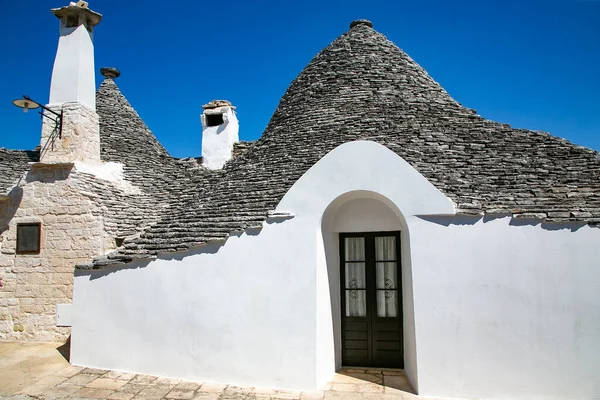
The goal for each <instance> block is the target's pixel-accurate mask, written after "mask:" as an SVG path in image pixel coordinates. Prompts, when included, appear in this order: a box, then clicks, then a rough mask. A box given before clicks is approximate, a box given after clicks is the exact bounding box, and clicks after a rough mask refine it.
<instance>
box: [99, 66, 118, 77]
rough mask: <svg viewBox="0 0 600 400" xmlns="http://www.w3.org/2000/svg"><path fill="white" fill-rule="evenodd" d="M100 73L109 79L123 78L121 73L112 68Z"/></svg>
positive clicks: (105, 68) (101, 70) (102, 70)
mask: <svg viewBox="0 0 600 400" xmlns="http://www.w3.org/2000/svg"><path fill="white" fill-rule="evenodd" d="M100 73H101V74H102V76H104V77H105V78H107V79H115V78H118V77H119V76H121V71H119V70H118V69H116V68H111V67H103V68H100Z"/></svg>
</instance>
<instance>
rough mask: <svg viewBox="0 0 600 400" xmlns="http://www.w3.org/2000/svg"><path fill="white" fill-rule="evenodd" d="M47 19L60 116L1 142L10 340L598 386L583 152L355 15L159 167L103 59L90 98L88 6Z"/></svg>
mask: <svg viewBox="0 0 600 400" xmlns="http://www.w3.org/2000/svg"><path fill="white" fill-rule="evenodd" d="M53 12H54V14H55V15H56V16H57V17H58V18H59V20H60V24H61V28H60V38H59V44H58V51H57V54H56V60H55V64H54V70H53V73H52V82H51V90H50V99H49V102H48V105H47V107H48V108H49V109H50V110H53V111H54V112H56V113H57V114H59V115H62V121H61V123H60V124H58V123H57V122H56V119H55V120H53V119H50V118H45V119H44V124H43V128H42V135H41V141H40V147H39V148H37V149H35V150H32V151H14V150H5V149H2V150H0V184H1V185H2V187H1V189H2V192H1V193H0V276H2V278H3V281H4V287H3V288H2V289H0V290H1V292H0V294H1V295H2V296H0V313H1V318H0V332H1V333H0V335H1V337H2V338H3V339H23V340H57V339H61V340H65V339H66V338H67V337H68V336H69V334H71V362H72V363H74V364H77V365H83V366H89V367H96V368H106V369H115V370H121V371H129V372H136V373H145V374H153V375H160V376H168V377H176V378H184V379H192V380H204V381H215V382H229V383H236V384H243V385H252V386H265V387H276V388H295V389H310V388H318V387H320V386H321V385H323V384H324V383H325V382H327V381H328V379H329V378H330V377H331V375H332V374H333V373H334V372H335V371H336V369H337V368H339V367H341V366H360V367H376V368H383V367H386V368H402V369H404V370H405V373H406V375H407V376H408V377H409V379H410V381H411V383H412V385H413V386H414V388H415V390H416V391H417V392H418V393H419V394H424V395H431V396H440V397H471V398H498V399H500V398H502V399H507V398H511V399H514V398H521V399H528V398H529V399H534V398H535V399H538V398H545V399H567V398H571V399H574V398H578V399H594V398H598V397H600V245H599V243H600V230H599V229H598V228H597V227H595V224H597V223H598V222H600V157H599V155H598V153H597V152H595V151H593V150H591V149H587V148H583V147H580V146H576V145H574V144H572V143H569V142H568V141H566V140H563V139H560V138H557V137H554V136H551V135H549V134H547V133H542V132H537V131H529V130H523V129H514V128H511V127H510V126H508V125H505V124H501V123H497V122H493V121H488V120H486V119H484V118H482V117H481V116H479V115H477V114H476V113H475V111H473V110H471V109H467V108H465V107H463V106H461V105H460V104H458V103H457V102H456V101H454V100H453V99H452V98H451V97H450V95H449V94H448V93H446V91H444V89H443V88H442V87H441V86H440V85H439V84H437V83H436V82H435V81H434V80H433V79H432V78H431V77H430V76H429V75H428V74H427V72H426V71H425V70H423V69H422V68H421V67H420V66H419V65H418V64H416V63H415V62H414V61H413V60H412V59H411V58H410V57H409V56H408V55H407V54H405V53H404V52H403V51H402V50H401V49H399V48H398V47H397V46H396V45H395V44H393V43H392V42H390V41H389V40H387V39H386V38H385V36H383V35H382V34H380V33H378V32H377V31H375V30H374V29H373V26H372V24H371V22H369V21H365V20H358V21H354V22H353V23H352V24H351V25H350V29H349V30H348V31H347V32H345V33H343V34H342V35H341V36H340V37H338V38H337V39H335V40H334V41H333V42H332V43H331V44H330V45H329V46H327V47H326V48H325V49H323V50H322V51H321V52H319V53H318V54H317V55H316V56H315V57H314V58H313V59H312V61H311V62H310V63H309V64H308V65H307V66H306V67H305V68H304V70H303V71H302V72H301V73H300V75H298V77H297V78H296V79H295V80H294V81H293V82H292V83H291V85H290V86H289V88H288V90H287V91H286V93H285V94H284V96H283V97H282V99H281V101H280V103H279V106H278V107H277V109H276V110H275V112H274V114H273V116H272V118H271V121H270V122H269V124H268V126H267V128H266V129H265V131H264V133H263V134H262V137H261V138H260V139H259V140H257V141H255V142H252V143H248V142H244V143H240V142H239V141H238V121H237V118H236V112H235V107H234V105H232V104H231V103H229V102H227V101H211V102H207V104H205V105H204V110H203V111H202V116H201V123H202V129H203V138H202V141H203V146H202V147H203V157H202V158H197V159H194V158H191V159H176V158H173V157H171V156H170V155H169V154H168V152H167V151H166V150H165V149H164V148H163V147H162V146H161V145H160V143H158V141H157V140H156V138H155V137H154V135H153V134H152V133H151V132H150V130H149V129H148V128H147V126H146V125H145V124H144V122H143V121H142V120H141V119H140V118H139V116H138V114H137V113H136V112H135V110H134V109H133V108H132V106H131V105H130V104H129V103H128V102H127V100H126V99H125V97H124V96H123V94H121V92H120V91H119V88H118V87H117V85H116V83H115V81H116V80H117V78H118V77H119V75H120V73H119V71H118V70H116V69H114V68H103V69H101V73H102V74H103V75H104V78H105V79H104V81H103V82H102V84H101V85H100V87H99V88H98V90H97V91H96V88H95V87H94V77H95V70H96V68H95V66H94V57H93V39H94V28H95V26H96V25H97V24H98V23H100V20H101V15H100V14H98V13H96V12H94V11H92V10H90V9H89V8H88V7H87V4H86V3H85V2H82V1H79V2H78V3H71V4H70V5H69V6H66V7H62V8H58V9H54V10H53ZM98 37H101V35H98ZM95 39H97V38H95ZM121 79H126V77H124V78H121ZM226 95H227V94H226V93H224V96H226ZM207 100H208V99H207ZM21 104H22V103H21ZM32 106H35V105H32ZM71 299H72V305H71Z"/></svg>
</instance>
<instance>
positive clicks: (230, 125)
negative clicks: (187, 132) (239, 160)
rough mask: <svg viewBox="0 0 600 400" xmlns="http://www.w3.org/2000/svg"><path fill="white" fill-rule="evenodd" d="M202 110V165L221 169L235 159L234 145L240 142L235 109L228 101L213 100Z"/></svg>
mask: <svg viewBox="0 0 600 400" xmlns="http://www.w3.org/2000/svg"><path fill="white" fill-rule="evenodd" d="M202 108H203V109H204V112H203V113H202V115H201V116H200V121H201V122H202V165H203V166H205V167H206V168H209V169H221V168H223V165H225V163H226V162H227V161H229V160H231V158H232V157H233V144H234V143H237V142H238V141H239V136H238V132H239V124H238V119H237V117H236V115H235V111H234V110H235V107H234V106H232V105H231V103H230V102H228V101H227V100H213V101H211V102H210V103H208V104H205V105H203V106H202Z"/></svg>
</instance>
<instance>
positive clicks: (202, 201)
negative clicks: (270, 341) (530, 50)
mask: <svg viewBox="0 0 600 400" xmlns="http://www.w3.org/2000/svg"><path fill="white" fill-rule="evenodd" d="M361 139H362V140H372V141H376V142H378V143H381V144H383V145H385V146H387V147H388V148H389V149H391V150H392V151H394V152H396V153H397V154H398V155H399V156H401V157H402V158H404V159H405V160H406V161H407V162H409V163H410V164H411V165H412V166H413V167H415V168H416V169H417V170H418V171H419V172H420V173H421V174H422V175H424V176H425V177H426V178H427V179H428V180H429V181H430V182H431V183H432V184H434V185H435V186H436V187H437V188H438V189H439V190H441V191H442V192H443V193H444V194H445V195H446V196H448V197H449V198H450V199H452V201H453V202H454V203H455V204H456V207H457V210H458V212H459V213H462V214H473V215H483V214H486V213H487V214H510V215H513V216H515V217H524V218H535V219H541V220H545V221H549V222H553V221H555V222H559V221H560V222H565V221H583V222H587V223H591V224H594V223H598V222H599V221H600V157H599V155H598V153H597V152H595V151H593V150H591V149H587V148H584V147H580V146H576V145H574V144H572V143H569V142H568V141H566V140H564V139H560V138H557V137H554V136H551V135H549V134H547V133H543V132H536V131H529V130H524V129H514V128H511V127H510V126H509V125H506V124H501V123H497V122H493V121H489V120H486V119H484V118H482V117H481V116H479V115H476V113H475V111H474V110H471V109H468V108H465V107H463V106H461V105H460V104H459V103H457V102H456V101H455V100H453V99H452V98H451V97H450V96H449V95H448V93H447V92H446V91H445V90H444V89H443V88H442V87H441V86H440V85H439V84H438V83H437V82H435V81H434V80H433V79H432V78H431V77H430V76H429V75H428V74H427V72H426V71H425V70H423V68H421V67H420V66H419V65H418V64H417V63H415V62H414V61H413V60H412V59H411V58H410V57H409V56H408V55H407V54H406V53H404V52H403V51H402V50H400V49H399V48H398V47H397V46H396V45H394V44H393V43H392V42H390V41H389V40H387V39H386V37H385V36H383V35H382V34H380V33H378V32H376V31H375V30H373V29H372V28H371V27H370V26H369V24H367V23H364V22H359V23H356V24H354V25H353V27H352V28H351V29H350V30H349V31H348V32H346V33H345V34H343V35H342V36H340V37H339V38H338V39H336V40H335V41H334V42H333V43H331V44H330V45H329V46H327V47H326V48H325V49H324V50H322V51H321V52H320V53H319V54H317V55H316V56H315V58H314V59H313V60H312V61H311V62H310V63H309V64H308V65H307V66H306V68H305V69H304V70H303V71H302V73H300V75H299V76H298V77H297V78H296V79H295V80H294V81H293V82H292V84H291V85H290V87H289V88H288V90H287V92H286V93H285V95H284V96H283V98H282V99H281V101H280V103H279V106H278V107H277V110H276V111H275V113H274V115H273V116H272V118H271V121H270V122H269V124H268V126H267V128H266V130H265V132H264V133H263V135H262V137H261V138H260V139H259V140H258V141H256V142H254V143H253V144H252V146H251V147H250V148H249V149H247V150H246V151H244V152H243V153H242V154H241V155H239V157H237V158H235V159H233V160H232V161H230V162H229V163H227V164H226V165H225V167H224V169H223V170H222V171H218V172H216V173H215V174H212V175H210V176H209V178H208V180H207V179H206V178H205V179H204V181H202V182H200V181H197V182H196V184H197V185H196V187H195V191H194V193H193V194H190V195H189V196H188V197H186V198H185V199H179V201H178V202H177V205H174V206H172V207H171V208H170V209H169V213H168V215H166V216H165V217H163V218H160V219H159V220H157V221H156V222H155V223H154V224H152V225H151V226H150V227H148V228H147V229H145V230H144V232H143V233H142V234H141V235H140V236H139V237H135V238H132V239H130V240H126V241H125V247H124V248H123V249H121V250H119V251H118V252H116V253H114V254H111V255H109V256H108V257H103V258H101V259H98V260H96V263H95V267H97V268H98V267H102V266H105V265H109V264H112V263H115V262H119V261H122V262H126V261H129V260H130V259H133V258H138V257H152V256H153V255H155V254H157V253H161V252H171V251H182V250H186V249H188V248H190V247H191V246H197V245H201V244H203V243H206V242H209V241H214V240H223V239H225V238H227V237H228V236H229V235H230V234H231V233H233V232H236V231H243V230H244V229H248V228H252V227H260V226H262V223H263V222H264V221H265V220H266V218H267V216H268V213H269V211H271V210H273V209H274V208H275V206H276V205H277V203H278V202H279V201H280V200H281V198H282V197H283V195H284V194H285V193H286V192H287V191H288V189H289V188H290V187H291V186H292V185H293V183H294V182H296V180H297V179H298V178H300V176H301V175H302V174H303V173H304V172H306V171H307V170H308V169H309V168H310V167H311V166H312V165H314V164H315V163H316V162H317V161H318V160H319V159H320V158H322V157H323V156H324V155H326V154H327V153H328V152H329V151H331V150H333V149H334V148H335V147H337V146H339V145H341V144H343V143H345V142H348V141H353V140H361ZM198 183H199V184H198Z"/></svg>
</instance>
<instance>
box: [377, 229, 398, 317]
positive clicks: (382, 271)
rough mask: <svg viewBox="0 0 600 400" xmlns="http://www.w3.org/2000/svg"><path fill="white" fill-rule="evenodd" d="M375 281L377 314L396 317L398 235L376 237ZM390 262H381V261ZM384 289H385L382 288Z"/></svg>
mask: <svg viewBox="0 0 600 400" xmlns="http://www.w3.org/2000/svg"><path fill="white" fill-rule="evenodd" d="M375 259H376V261H377V262H376V263H375V264H376V265H375V275H376V277H375V282H376V289H377V316H378V317H396V316H397V315H398V291H397V290H395V289H397V278H398V277H397V274H396V271H397V268H396V265H397V262H389V261H393V260H396V237H395V236H382V237H376V238H375ZM383 260H385V261H388V262H381V261H383ZM381 289H383V290H381Z"/></svg>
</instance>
